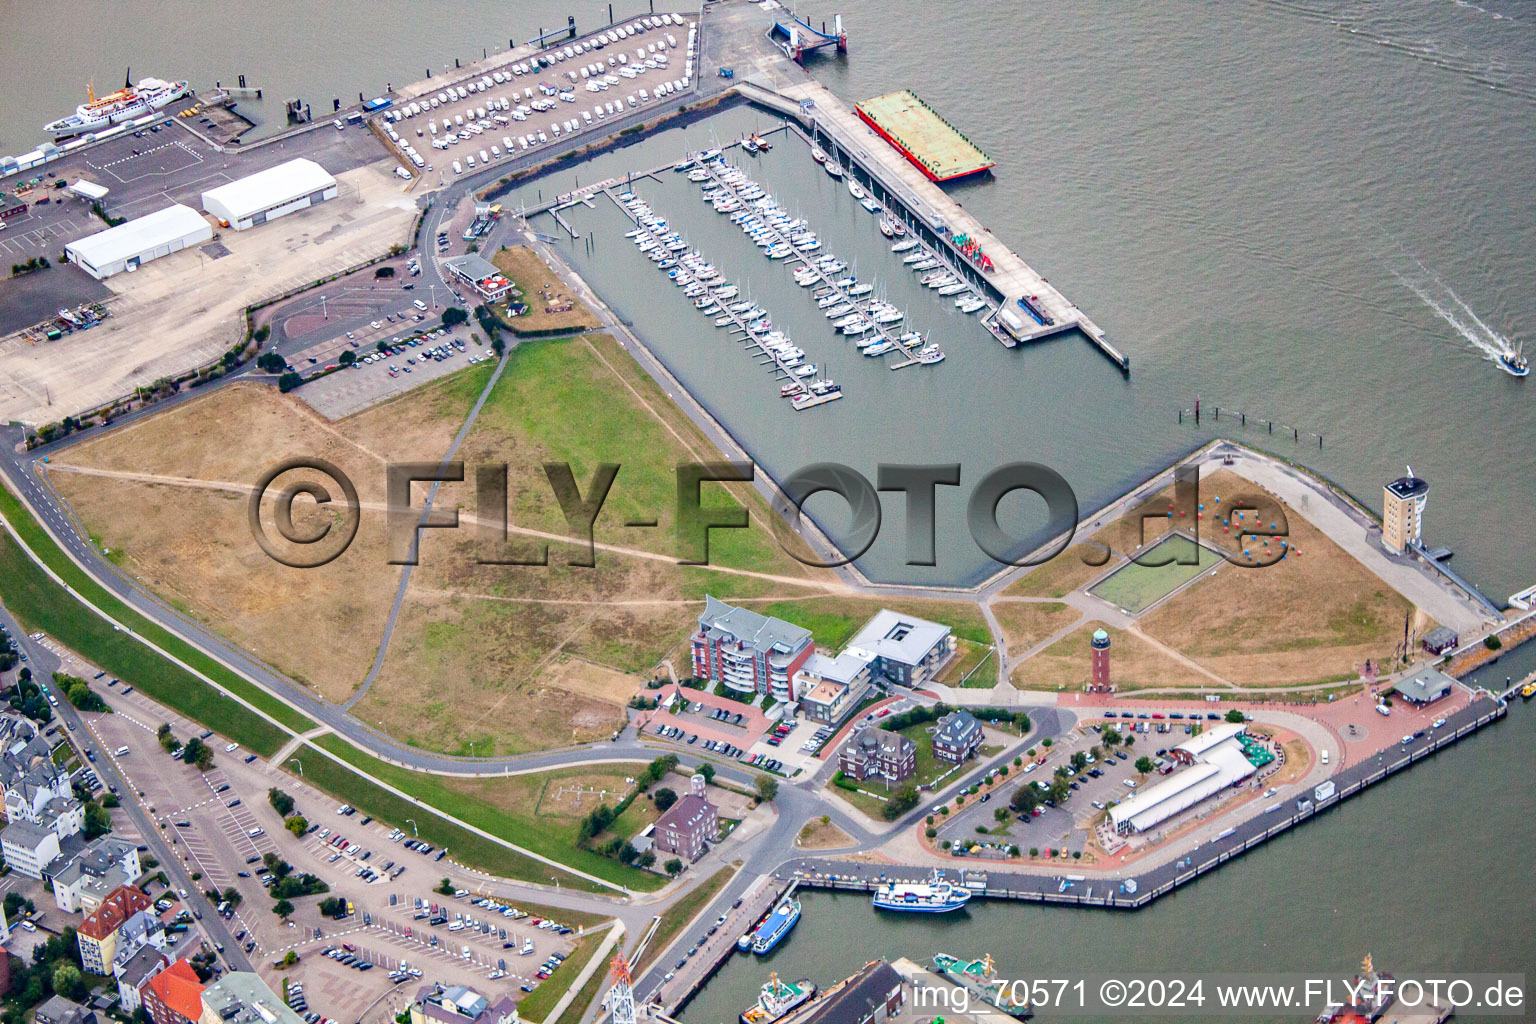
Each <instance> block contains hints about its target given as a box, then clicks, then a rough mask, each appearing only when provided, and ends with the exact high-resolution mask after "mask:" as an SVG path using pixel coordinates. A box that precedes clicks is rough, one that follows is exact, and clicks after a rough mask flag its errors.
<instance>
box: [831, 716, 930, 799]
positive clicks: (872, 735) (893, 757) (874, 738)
mask: <svg viewBox="0 0 1536 1024" xmlns="http://www.w3.org/2000/svg"><path fill="white" fill-rule="evenodd" d="M837 766H838V768H840V769H842V772H843V774H844V775H845V776H847V777H848V778H850V779H853V780H855V781H857V782H865V781H868V780H870V779H877V780H880V781H883V782H885V783H886V784H887V785H895V784H897V783H899V782H902V781H904V780H906V779H910V778H911V777H912V776H913V774H914V773H915V772H916V771H917V744H916V743H913V742H912V741H911V740H909V739H907V737H905V736H903V735H901V734H900V733H896V732H887V731H886V730H884V729H877V728H875V727H874V726H872V725H866V726H863V727H861V728H859V729H856V730H855V731H854V733H853V735H852V736H850V737H848V742H846V743H844V744H843V748H842V750H840V751H839V752H838V758H837Z"/></svg>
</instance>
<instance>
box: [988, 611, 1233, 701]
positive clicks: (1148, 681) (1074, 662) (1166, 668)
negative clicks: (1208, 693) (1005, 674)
mask: <svg viewBox="0 0 1536 1024" xmlns="http://www.w3.org/2000/svg"><path fill="white" fill-rule="evenodd" d="M1095 629H1104V630H1105V631H1107V632H1108V633H1109V637H1110V646H1109V665H1110V670H1109V671H1110V679H1111V680H1112V681H1113V682H1114V684H1115V687H1116V688H1117V689H1120V690H1128V689H1138V688H1141V687H1148V686H1209V685H1212V684H1211V680H1210V678H1209V677H1208V676H1204V675H1202V674H1200V673H1199V672H1196V671H1194V670H1193V669H1190V668H1188V667H1187V666H1185V665H1183V664H1181V663H1180V662H1178V661H1177V660H1175V659H1174V658H1171V657H1169V656H1168V655H1166V654H1164V653H1163V652H1162V651H1160V650H1158V649H1157V648H1156V647H1154V646H1152V645H1151V644H1149V643H1147V642H1146V641H1145V640H1142V639H1141V638H1140V637H1137V636H1135V635H1134V634H1131V633H1126V632H1124V631H1122V630H1118V629H1115V628H1113V627H1110V626H1107V625H1105V624H1104V623H1102V622H1098V621H1096V620H1095V621H1089V622H1085V623H1083V624H1082V625H1081V626H1079V627H1078V628H1077V629H1075V630H1073V631H1072V632H1071V633H1069V634H1067V635H1066V636H1065V637H1062V638H1061V639H1060V640H1058V641H1056V642H1055V643H1054V644H1052V645H1051V646H1049V647H1047V648H1046V649H1045V650H1043V651H1041V652H1040V653H1038V654H1036V655H1035V656H1034V657H1032V658H1029V659H1028V660H1026V661H1024V662H1022V663H1021V664H1019V665H1017V666H1015V667H1014V670H1013V676H1012V681H1013V685H1014V686H1016V687H1018V688H1019V689H1021V690H1058V689H1067V690H1081V689H1082V688H1083V687H1084V686H1086V685H1087V684H1088V682H1089V680H1090V678H1091V675H1092V672H1091V668H1090V662H1089V648H1088V640H1089V638H1090V637H1091V636H1092V635H1093V631H1094V630H1095Z"/></svg>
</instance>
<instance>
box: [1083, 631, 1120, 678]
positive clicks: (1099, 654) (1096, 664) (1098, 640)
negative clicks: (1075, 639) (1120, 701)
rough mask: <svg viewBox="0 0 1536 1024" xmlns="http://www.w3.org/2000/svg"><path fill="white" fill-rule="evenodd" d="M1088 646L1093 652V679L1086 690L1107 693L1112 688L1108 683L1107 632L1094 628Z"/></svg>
mask: <svg viewBox="0 0 1536 1024" xmlns="http://www.w3.org/2000/svg"><path fill="white" fill-rule="evenodd" d="M1088 646H1089V647H1090V648H1092V652H1093V681H1092V682H1091V683H1090V684H1089V685H1088V692H1089V693H1109V692H1111V691H1112V690H1113V689H1114V687H1112V686H1110V684H1109V634H1108V633H1106V632H1105V631H1104V630H1102V629H1096V630H1094V631H1093V638H1092V639H1091V640H1089V642H1088Z"/></svg>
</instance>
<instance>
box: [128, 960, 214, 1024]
mask: <svg viewBox="0 0 1536 1024" xmlns="http://www.w3.org/2000/svg"><path fill="white" fill-rule="evenodd" d="M140 994H141V995H142V996H143V999H144V1009H145V1011H146V1012H147V1013H148V1014H149V1017H150V1019H151V1020H153V1021H154V1022H155V1024H197V1021H198V1019H199V1018H201V1017H202V1015H203V983H202V982H201V981H198V980H197V972H196V971H194V970H193V969H192V965H191V964H189V963H187V960H186V958H185V957H183V958H182V959H180V960H177V961H176V962H175V963H173V964H171V966H169V967H167V968H166V969H165V970H163V971H161V972H160V973H159V974H157V975H155V976H154V977H153V978H150V979H149V980H148V981H147V982H145V983H144V987H143V989H141V990H140Z"/></svg>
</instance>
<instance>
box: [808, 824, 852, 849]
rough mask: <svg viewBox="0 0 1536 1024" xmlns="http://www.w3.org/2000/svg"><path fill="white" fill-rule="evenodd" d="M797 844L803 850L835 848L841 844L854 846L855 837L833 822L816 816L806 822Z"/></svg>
mask: <svg viewBox="0 0 1536 1024" xmlns="http://www.w3.org/2000/svg"><path fill="white" fill-rule="evenodd" d="M795 845H796V846H798V847H799V848H800V849H802V850H833V849H836V848H837V847H840V846H852V845H853V837H852V836H850V835H849V834H848V833H847V832H844V831H843V830H842V829H840V828H838V827H837V826H836V825H834V824H832V822H830V821H823V820H822V819H820V818H816V819H815V820H813V821H808V822H806V823H805V827H804V828H802V829H801V830H800V837H799V838H798V839H797V840H795Z"/></svg>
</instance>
